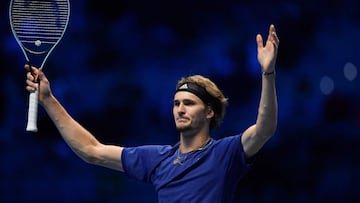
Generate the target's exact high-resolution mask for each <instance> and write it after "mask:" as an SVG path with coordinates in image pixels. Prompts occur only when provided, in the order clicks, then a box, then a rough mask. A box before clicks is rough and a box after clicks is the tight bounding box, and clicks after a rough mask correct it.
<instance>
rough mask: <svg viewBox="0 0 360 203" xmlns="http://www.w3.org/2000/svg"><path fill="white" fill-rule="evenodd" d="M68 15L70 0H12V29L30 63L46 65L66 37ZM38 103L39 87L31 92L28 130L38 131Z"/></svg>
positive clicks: (41, 66) (10, 10)
mask: <svg viewBox="0 0 360 203" xmlns="http://www.w3.org/2000/svg"><path fill="white" fill-rule="evenodd" d="M69 17H70V3H69V0H37V1H32V0H11V2H10V7H9V19H10V25H11V29H12V32H13V34H14V36H15V39H16V41H17V42H18V44H19V45H20V47H21V50H22V52H23V53H24V55H25V58H26V61H27V63H28V64H31V65H34V66H37V67H38V68H39V69H42V68H43V67H44V64H45V62H46V60H47V58H48V57H49V55H50V53H51V52H52V50H53V49H54V48H55V47H56V45H57V44H58V43H59V41H60V40H61V38H62V37H63V35H64V32H65V30H66V27H67V25H68V22H69ZM30 69H31V68H30ZM35 82H38V81H35ZM37 107H38V89H36V91H35V92H32V93H30V95H29V111H28V121H27V126H26V130H27V131H32V132H36V131H37Z"/></svg>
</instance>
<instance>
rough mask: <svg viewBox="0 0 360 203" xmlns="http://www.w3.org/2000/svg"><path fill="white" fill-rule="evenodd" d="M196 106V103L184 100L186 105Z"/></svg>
mask: <svg viewBox="0 0 360 203" xmlns="http://www.w3.org/2000/svg"><path fill="white" fill-rule="evenodd" d="M194 104H195V102H194V101H192V100H184V105H186V106H191V105H194Z"/></svg>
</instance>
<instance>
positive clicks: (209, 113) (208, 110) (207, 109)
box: [206, 106, 215, 118]
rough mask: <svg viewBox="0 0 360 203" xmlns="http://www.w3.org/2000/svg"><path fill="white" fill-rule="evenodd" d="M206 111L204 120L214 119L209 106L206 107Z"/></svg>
mask: <svg viewBox="0 0 360 203" xmlns="http://www.w3.org/2000/svg"><path fill="white" fill-rule="evenodd" d="M206 111H207V115H206V118H213V117H214V115H215V113H214V111H213V110H212V108H211V106H207V108H206Z"/></svg>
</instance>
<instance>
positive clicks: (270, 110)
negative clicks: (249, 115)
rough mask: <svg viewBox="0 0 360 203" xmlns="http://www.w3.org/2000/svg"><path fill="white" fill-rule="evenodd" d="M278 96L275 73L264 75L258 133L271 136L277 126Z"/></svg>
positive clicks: (257, 124) (257, 126)
mask: <svg viewBox="0 0 360 203" xmlns="http://www.w3.org/2000/svg"><path fill="white" fill-rule="evenodd" d="M277 108H278V107H277V96H276V87H275V74H271V75H263V76H262V89H261V98H260V104H259V110H258V116H257V120H256V131H257V133H256V134H258V135H260V136H265V137H270V136H271V135H272V134H273V133H274V132H275V130H276V126H277V111H278V110H277Z"/></svg>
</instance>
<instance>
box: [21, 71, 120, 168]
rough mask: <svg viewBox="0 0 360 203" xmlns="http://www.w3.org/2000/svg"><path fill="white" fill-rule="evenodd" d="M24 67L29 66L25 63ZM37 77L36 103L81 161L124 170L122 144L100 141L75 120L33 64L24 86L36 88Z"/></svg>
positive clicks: (30, 88)
mask: <svg viewBox="0 0 360 203" xmlns="http://www.w3.org/2000/svg"><path fill="white" fill-rule="evenodd" d="M25 68H26V69H27V70H29V69H30V67H29V66H28V65H25ZM33 75H34V76H35V77H36V78H38V79H39V82H40V85H39V103H40V104H41V105H42V106H43V107H44V109H45V110H46V112H47V114H48V115H49V117H50V118H51V120H52V121H53V122H54V124H55V126H56V127H57V129H58V130H59V132H60V134H61V136H62V137H63V139H64V140H65V142H66V143H67V144H68V145H69V146H70V148H71V149H72V150H73V151H74V152H75V153H76V154H77V155H78V156H79V157H80V158H82V159H83V160H84V161H86V162H88V163H91V164H96V165H100V166H104V167H107V168H111V169H115V170H119V171H123V167H122V163H121V153H122V149H123V148H122V147H119V146H114V145H104V144H102V143H100V142H99V141H98V140H97V139H96V138H95V137H94V136H93V135H92V134H91V133H90V132H89V131H87V130H86V129H85V128H84V127H82V126H81V125H80V124H79V123H78V122H76V121H75V120H74V119H73V118H72V117H71V116H70V115H69V114H68V112H67V111H66V110H65V109H64V107H63V106H62V105H61V104H60V102H59V101H58V100H57V99H56V98H55V96H54V95H53V94H52V92H51V88H50V83H49V81H48V79H47V78H46V76H45V74H44V73H43V72H42V71H41V70H38V69H36V68H34V67H32V74H31V73H30V72H28V74H27V80H26V83H27V86H26V89H27V90H28V91H29V92H33V91H35V83H34V82H33V81H34V79H35V77H34V76H33Z"/></svg>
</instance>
